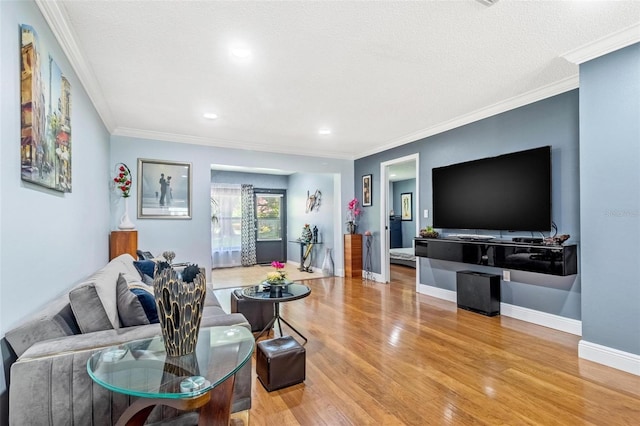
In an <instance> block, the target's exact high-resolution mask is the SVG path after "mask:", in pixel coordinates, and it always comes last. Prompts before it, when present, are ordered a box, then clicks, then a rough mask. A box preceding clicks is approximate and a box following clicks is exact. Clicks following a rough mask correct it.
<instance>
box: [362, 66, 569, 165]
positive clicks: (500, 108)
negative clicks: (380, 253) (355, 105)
mask: <svg viewBox="0 0 640 426" xmlns="http://www.w3.org/2000/svg"><path fill="white" fill-rule="evenodd" d="M578 86H579V79H578V74H576V75H572V76H571V77H567V78H565V79H562V80H560V81H557V82H555V83H552V84H549V85H547V86H543V87H540V88H538V89H535V90H531V91H529V92H526V93H523V94H522V95H518V96H514V97H512V98H508V99H505V100H503V101H500V102H497V103H495V104H493V105H489V106H486V107H484V108H480V109H478V110H475V111H473V112H470V113H468V114H464V115H461V116H459V117H456V118H454V119H451V120H448V121H445V122H443V123H440V124H437V125H435V126H432V127H428V128H426V129H423V130H419V131H417V132H414V133H410V134H408V135H405V136H402V137H400V138H398V139H394V140H392V141H390V142H388V143H386V144H384V145H382V146H379V147H377V148H376V149H375V150H372V151H369V152H364V153H360V154H358V157H357V158H363V157H367V156H369V155H373V154H377V153H379V152H382V151H386V150H388V149H392V148H396V147H398V146H401V145H405V144H407V143H410V142H415V141H417V140H420V139H423V138H426V137H429V136H433V135H437V134H438V133H443V132H446V131H447V130H451V129H455V128H457V127H461V126H464V125H466V124H470V123H473V122H475V121H480V120H482V119H485V118H488V117H491V116H494V115H498V114H501V113H503V112H507V111H510V110H512V109H515V108H519V107H522V106H525V105H528V104H532V103H534V102H538V101H540V100H542V99H546V98H550V97H552V96H556V95H559V94H561V93H564V92H568V91H569V90H573V89H576V88H578Z"/></svg>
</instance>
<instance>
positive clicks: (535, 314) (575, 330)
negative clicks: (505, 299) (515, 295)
mask: <svg viewBox="0 0 640 426" xmlns="http://www.w3.org/2000/svg"><path fill="white" fill-rule="evenodd" d="M418 292H419V293H422V294H426V295H427V296H432V297H436V298H438V299H442V300H448V301H449V302H453V303H456V302H457V301H458V298H457V295H456V292H455V291H453V290H445V289H442V288H438V287H433V286H430V285H424V284H418ZM500 315H504V316H505V317H511V318H515V319H519V320H522V321H526V322H530V323H533V324H538V325H542V326H544V327H549V328H552V329H554V330H559V331H564V332H565V333H571V334H575V335H577V336H582V321H579V320H574V319H571V318H565V317H561V316H559V315H553V314H548V313H546V312H541V311H536V310H533V309H529V308H523V307H521V306H515V305H509V304H507V303H500Z"/></svg>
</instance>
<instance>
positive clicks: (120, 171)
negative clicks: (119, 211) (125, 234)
mask: <svg viewBox="0 0 640 426" xmlns="http://www.w3.org/2000/svg"><path fill="white" fill-rule="evenodd" d="M113 182H114V183H115V185H116V188H117V189H118V193H119V194H120V195H122V198H124V214H123V215H122V216H121V217H120V224H119V225H118V228H119V229H124V230H127V229H134V228H135V227H136V226H135V225H134V224H133V222H131V219H129V197H130V196H131V184H132V181H131V171H130V170H129V167H127V165H126V164H124V163H119V164H116V175H115V177H114V178H113Z"/></svg>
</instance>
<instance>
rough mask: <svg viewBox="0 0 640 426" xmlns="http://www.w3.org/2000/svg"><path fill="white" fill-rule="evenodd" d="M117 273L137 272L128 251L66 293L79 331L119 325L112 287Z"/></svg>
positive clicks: (116, 279) (105, 328) (115, 281)
mask: <svg viewBox="0 0 640 426" xmlns="http://www.w3.org/2000/svg"><path fill="white" fill-rule="evenodd" d="M121 272H126V273H129V274H132V275H137V274H138V272H137V271H136V269H135V267H134V266H133V257H131V255H130V254H121V255H120V256H118V257H116V258H115V259H113V260H111V262H109V263H108V264H107V265H106V266H105V267H104V268H102V269H100V270H99V271H97V272H95V273H94V274H93V275H91V276H90V277H89V278H88V279H87V280H86V281H85V282H83V283H81V284H79V285H78V286H76V287H75V288H73V289H72V290H71V291H70V292H69V302H70V303H71V309H72V310H73V314H74V315H75V317H76V320H77V322H78V326H79V327H80V330H81V331H82V332H83V333H91V332H93V331H100V330H107V329H109V328H116V329H117V328H119V327H120V318H119V317H118V303H117V298H116V286H117V284H118V277H119V276H120V273H121Z"/></svg>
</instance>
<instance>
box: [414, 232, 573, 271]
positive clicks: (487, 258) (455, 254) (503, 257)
mask: <svg viewBox="0 0 640 426" xmlns="http://www.w3.org/2000/svg"><path fill="white" fill-rule="evenodd" d="M415 254H416V256H419V257H428V258H430V259H440V260H450V261H453V262H461V263H469V264H473V265H484V266H494V267H496V268H502V269H512V270H519V271H529V272H538V273H541V274H549V275H560V276H565V275H575V274H577V273H578V248H577V245H575V244H567V245H562V246H548V245H544V244H535V243H519V242H513V241H502V240H491V241H468V240H459V239H447V238H415Z"/></svg>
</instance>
